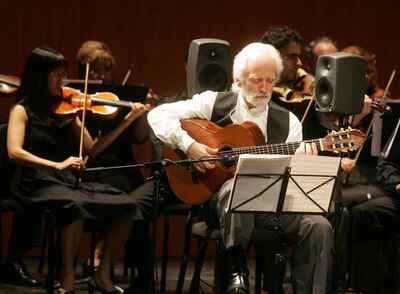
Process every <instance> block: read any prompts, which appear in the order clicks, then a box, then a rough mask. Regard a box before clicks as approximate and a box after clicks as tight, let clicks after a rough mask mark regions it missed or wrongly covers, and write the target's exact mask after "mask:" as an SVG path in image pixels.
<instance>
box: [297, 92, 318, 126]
mask: <svg viewBox="0 0 400 294" xmlns="http://www.w3.org/2000/svg"><path fill="white" fill-rule="evenodd" d="M314 98H315V92H314V95H312V97H311V99H310V101H309V102H308V105H307V108H306V111H304V114H303V117H302V118H301V121H300V123H301V124H303V123H304V121H305V120H306V117H307V114H308V112H309V111H310V108H311V105H312V103H313V101H314Z"/></svg>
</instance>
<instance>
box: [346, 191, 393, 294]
mask: <svg viewBox="0 0 400 294" xmlns="http://www.w3.org/2000/svg"><path fill="white" fill-rule="evenodd" d="M350 221H351V236H350V244H351V249H350V254H351V270H350V286H351V287H353V288H356V289H359V290H362V291H364V292H366V293H395V289H397V287H398V262H397V259H398V256H397V255H398V254H397V248H396V247H397V246H396V245H397V242H396V240H397V238H393V237H396V236H395V233H397V232H399V230H400V199H399V198H398V195H397V196H395V195H393V197H390V196H384V197H380V198H376V199H372V200H368V201H365V202H363V203H361V204H358V205H355V206H354V207H353V208H352V210H351V220H350Z"/></svg>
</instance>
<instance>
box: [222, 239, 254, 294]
mask: <svg viewBox="0 0 400 294" xmlns="http://www.w3.org/2000/svg"><path fill="white" fill-rule="evenodd" d="M226 257H227V262H228V274H227V276H226V280H225V283H226V286H225V293H227V294H234V293H235V294H248V293H250V291H249V288H250V283H249V270H248V269H247V266H246V253H245V251H244V249H243V248H242V247H241V246H232V247H229V248H228V249H227V250H226Z"/></svg>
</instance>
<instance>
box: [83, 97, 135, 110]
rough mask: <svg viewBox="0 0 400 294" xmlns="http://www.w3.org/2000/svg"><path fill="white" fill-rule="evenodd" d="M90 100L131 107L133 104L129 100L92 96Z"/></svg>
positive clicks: (96, 102)
mask: <svg viewBox="0 0 400 294" xmlns="http://www.w3.org/2000/svg"><path fill="white" fill-rule="evenodd" d="M90 100H91V102H92V103H94V104H101V105H108V106H115V107H125V108H131V104H130V103H129V102H128V101H123V100H110V99H104V98H98V97H92V98H91V99H90Z"/></svg>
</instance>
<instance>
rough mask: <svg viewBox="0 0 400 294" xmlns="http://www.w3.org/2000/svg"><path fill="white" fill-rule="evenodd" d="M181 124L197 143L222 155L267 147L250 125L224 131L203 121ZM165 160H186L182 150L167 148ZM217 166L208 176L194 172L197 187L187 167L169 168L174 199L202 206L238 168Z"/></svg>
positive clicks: (217, 163) (258, 130) (254, 125)
mask: <svg viewBox="0 0 400 294" xmlns="http://www.w3.org/2000/svg"><path fill="white" fill-rule="evenodd" d="M181 124H182V128H183V129H184V130H185V131H187V132H188V134H189V135H190V136H191V137H192V138H193V139H195V140H196V141H197V142H199V143H203V144H205V145H207V146H210V147H211V148H218V150H219V151H224V150H230V149H232V148H234V147H245V146H255V145H263V144H265V138H264V135H263V133H262V132H261V130H260V128H259V127H258V126H257V125H256V124H255V123H253V122H249V121H245V122H242V123H240V124H231V125H228V126H226V127H224V128H222V127H220V126H218V125H216V124H214V123H212V122H210V121H206V120H203V119H188V120H184V121H182V122H181ZM163 158H166V159H171V160H173V161H176V160H181V159H185V158H187V157H186V155H185V154H184V153H183V152H181V151H180V150H177V149H170V148H168V147H166V146H165V145H164V148H163ZM214 163H215V165H216V166H215V168H214V169H211V170H208V171H207V172H206V173H205V174H203V173H201V172H199V171H197V170H196V169H194V172H195V173H196V176H197V180H198V181H197V183H194V181H193V175H192V171H191V170H190V169H189V168H187V167H182V166H170V167H168V168H166V174H167V177H168V181H169V184H170V186H171V188H172V190H173V191H174V193H175V195H176V196H177V197H178V198H179V199H180V200H182V201H183V202H184V203H188V204H200V203H202V202H204V201H206V200H207V199H209V198H210V197H211V195H212V193H214V192H216V191H218V190H219V189H220V187H221V186H222V184H223V183H224V182H225V181H226V180H228V179H230V178H232V177H233V176H234V173H235V168H236V166H235V165H230V166H228V165H224V164H223V163H221V162H217V161H215V162H214Z"/></svg>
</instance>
